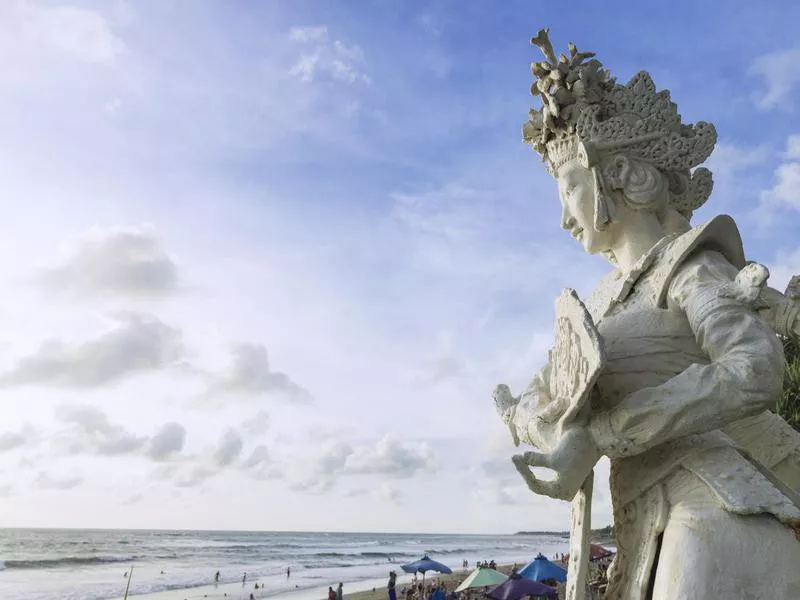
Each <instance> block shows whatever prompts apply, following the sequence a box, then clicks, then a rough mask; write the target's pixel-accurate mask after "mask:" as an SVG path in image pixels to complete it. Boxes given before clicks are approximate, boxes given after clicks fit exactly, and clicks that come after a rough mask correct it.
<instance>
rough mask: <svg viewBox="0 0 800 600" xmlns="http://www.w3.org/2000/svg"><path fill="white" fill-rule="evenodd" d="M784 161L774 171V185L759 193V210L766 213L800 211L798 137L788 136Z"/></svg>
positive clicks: (799, 151) (799, 139)
mask: <svg viewBox="0 0 800 600" xmlns="http://www.w3.org/2000/svg"><path fill="white" fill-rule="evenodd" d="M786 145H787V151H786V153H785V155H784V156H785V160H784V162H782V163H781V164H779V165H778V167H777V168H776V169H775V173H774V175H773V179H774V182H775V183H774V185H773V186H772V188H770V189H769V190H766V191H764V192H762V193H761V197H760V200H761V208H762V209H763V210H765V211H767V212H768V213H769V212H771V211H773V210H775V209H776V208H790V209H795V210H800V136H798V135H790V136H789V137H788V139H787V142H786Z"/></svg>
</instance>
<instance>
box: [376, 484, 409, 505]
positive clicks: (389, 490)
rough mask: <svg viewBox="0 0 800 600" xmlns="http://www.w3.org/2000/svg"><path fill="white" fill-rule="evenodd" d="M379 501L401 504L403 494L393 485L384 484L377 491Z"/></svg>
mask: <svg viewBox="0 0 800 600" xmlns="http://www.w3.org/2000/svg"><path fill="white" fill-rule="evenodd" d="M376 496H377V498H378V500H381V501H383V502H391V503H392V504H401V503H402V501H403V494H402V492H401V491H400V490H398V489H397V488H396V487H395V486H394V485H392V484H391V483H384V484H383V485H381V487H380V488H378V490H377V494H376Z"/></svg>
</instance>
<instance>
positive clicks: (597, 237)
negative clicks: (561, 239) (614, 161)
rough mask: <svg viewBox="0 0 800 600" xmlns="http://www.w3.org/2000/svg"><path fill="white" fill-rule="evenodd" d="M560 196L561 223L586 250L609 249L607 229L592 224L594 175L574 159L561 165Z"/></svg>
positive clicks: (559, 178)
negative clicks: (600, 228) (599, 229)
mask: <svg viewBox="0 0 800 600" xmlns="http://www.w3.org/2000/svg"><path fill="white" fill-rule="evenodd" d="M557 179H558V195H559V198H560V199H561V209H562V210H561V227H563V228H564V229H566V230H567V231H569V232H570V234H572V237H574V238H575V239H576V240H578V241H579V242H580V243H581V245H582V246H583V248H584V250H586V251H587V252H588V253H589V254H597V253H598V252H605V251H607V250H610V249H611V235H610V233H609V231H608V230H605V231H597V230H596V229H595V228H594V178H593V177H592V172H591V171H590V170H589V169H587V168H586V167H583V166H581V165H580V163H578V161H576V160H571V161H569V162H567V163H566V164H565V165H563V166H562V167H561V168H560V169H559V170H558V173H557Z"/></svg>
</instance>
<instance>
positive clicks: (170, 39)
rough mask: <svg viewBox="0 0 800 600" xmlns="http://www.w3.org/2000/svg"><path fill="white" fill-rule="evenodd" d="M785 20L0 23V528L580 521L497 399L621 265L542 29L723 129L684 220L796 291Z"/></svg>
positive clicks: (661, 6) (613, 10)
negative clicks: (557, 131)
mask: <svg viewBox="0 0 800 600" xmlns="http://www.w3.org/2000/svg"><path fill="white" fill-rule="evenodd" d="M799 13H800V7H797V6H795V5H794V4H793V3H788V2H787V3H784V4H783V5H781V4H780V3H772V4H770V5H768V6H767V5H757V4H753V3H745V2H726V3H724V5H723V4H722V3H710V2H708V3H688V2H685V3H684V2H679V3H678V2H669V3H647V4H645V3H632V2H631V3H622V2H611V3H602V4H601V3H595V4H592V5H590V4H589V3H584V4H583V5H580V6H579V5H569V4H565V3H558V4H554V3H544V2H531V1H528V2H502V3H498V2H488V1H487V2H469V3H463V2H462V3H456V2H400V1H397V0H380V1H378V0H376V1H371V2H370V1H366V0H360V1H358V2H355V1H353V2H333V1H331V2H291V3H289V2H277V1H276V2H255V1H251V2H244V1H243V2H237V3H230V2H220V1H216V2H211V1H199V0H198V1H188V0H184V1H175V2H159V1H155V0H152V1H137V2H122V1H112V2H77V1H74V2H55V1H53V2H50V1H41V2H32V1H23V0H14V1H9V2H6V3H3V4H2V6H0V130H2V131H3V132H4V141H3V143H2V144H0V181H2V182H3V186H2V189H3V194H2V203H3V206H4V208H5V210H4V216H5V222H6V224H7V226H6V230H5V233H4V236H3V237H2V238H0V273H1V274H2V277H0V293H2V295H3V298H4V310H3V311H2V312H0V331H2V332H3V333H2V337H0V341H2V345H0V384H2V388H0V393H1V394H2V395H3V398H4V400H5V406H6V411H5V430H4V431H0V465H2V467H3V472H4V473H5V475H4V476H3V478H0V508H2V511H0V514H2V515H3V516H2V519H0V525H4V526H65V527H88V526H91V527H165V528H184V527H185V528H220V529H225V528H227V529H234V528H235V529H335V530H392V531H395V530H418V531H474V532H495V531H502V532H505V531H515V530H518V529H535V528H544V529H567V528H568V526H569V525H568V510H567V507H566V505H564V504H563V503H557V502H551V501H547V500H544V499H541V498H536V497H534V496H532V495H531V494H529V493H528V492H527V491H526V490H525V489H524V487H523V486H522V485H521V484H520V483H519V482H518V481H517V477H516V476H515V474H514V472H513V469H512V468H511V465H510V461H509V460H508V457H509V455H510V454H511V453H512V452H513V448H512V446H511V443H510V440H509V439H508V434H507V431H506V430H505V429H504V428H503V427H502V425H501V423H500V421H499V419H498V418H497V417H496V415H495V414H494V410H493V406H492V403H491V398H490V396H491V391H492V389H493V388H494V386H495V384H497V383H500V382H506V383H509V384H510V385H511V386H512V389H514V390H515V391H518V390H519V389H520V388H521V387H522V386H524V385H525V383H526V381H527V379H528V378H529V377H530V376H531V374H532V373H533V372H534V371H535V369H536V368H537V367H538V366H539V365H540V364H541V362H542V361H543V359H544V354H545V351H546V349H547V347H548V345H549V343H550V335H551V334H550V332H551V320H552V302H553V300H554V299H555V297H556V296H557V295H558V294H559V292H560V291H561V289H562V288H563V287H565V286H571V287H574V288H576V289H577V290H578V291H579V292H580V293H581V294H584V295H585V294H587V293H588V292H589V291H590V290H591V288H592V285H593V282H594V281H595V280H596V279H598V278H599V277H600V276H601V275H602V274H603V273H604V272H605V270H606V269H607V268H608V267H607V265H606V264H605V263H604V262H603V261H602V259H600V258H598V257H588V256H585V255H584V254H583V252H582V250H581V249H580V248H579V247H578V246H577V245H576V244H575V243H574V241H573V240H571V239H569V237H568V236H566V235H563V232H562V231H561V230H560V228H559V226H558V223H559V212H560V210H559V206H558V201H557V196H556V187H555V183H554V182H553V181H552V180H551V178H550V177H549V176H548V175H547V174H546V173H545V171H544V169H543V168H542V167H541V165H540V164H539V161H538V157H537V156H536V155H535V154H534V153H532V152H531V151H530V149H528V148H527V147H526V146H524V145H523V144H522V143H521V141H520V137H521V135H520V128H521V124H522V122H523V121H524V120H525V119H526V118H527V111H528V108H529V107H530V106H531V104H532V98H531V97H530V95H529V87H530V84H531V75H530V69H529V64H530V62H531V61H532V60H538V59H539V56H538V55H537V53H536V52H535V51H534V50H535V49H534V48H532V47H531V46H530V45H529V40H530V37H531V36H532V35H534V34H535V33H536V31H537V30H538V29H539V28H540V27H543V26H549V27H550V28H551V36H552V38H553V40H554V42H555V43H556V46H557V47H558V48H566V43H567V42H568V41H574V42H576V43H577V45H578V47H579V48H580V49H582V50H591V51H595V52H597V53H598V58H599V59H600V60H601V61H602V62H603V63H604V64H605V65H606V67H607V68H609V69H610V70H611V72H612V74H614V75H615V76H617V78H618V79H619V80H621V81H627V80H628V79H629V78H630V77H632V76H633V75H634V74H635V73H636V72H637V71H638V70H641V69H644V70H648V71H649V72H650V73H651V74H652V76H653V78H654V79H655V81H656V85H657V86H658V87H659V88H669V89H671V90H672V94H673V100H674V101H676V102H677V103H678V105H679V107H680V111H681V113H682V114H683V116H684V118H685V119H686V120H687V121H696V120H707V121H711V122H713V123H714V124H715V125H716V126H717V130H718V132H719V144H718V148H717V150H716V151H715V153H714V155H712V158H711V159H710V161H709V166H710V167H711V168H712V170H713V171H714V173H715V181H716V188H715V193H714V194H713V195H712V198H711V200H710V201H709V203H708V204H707V206H706V207H704V208H703V209H702V210H701V211H699V213H698V215H697V217H696V221H702V220H704V219H708V218H710V217H712V216H713V215H715V214H719V213H723V212H726V213H730V214H732V215H733V216H735V217H736V219H737V221H738V223H739V225H740V228H741V229H742V232H743V236H744V238H745V241H746V245H747V252H748V255H749V257H750V258H752V259H756V260H760V261H762V262H764V263H766V264H767V265H768V266H769V267H770V268H771V270H772V272H773V280H772V283H773V285H774V286H775V287H778V288H779V289H783V287H785V285H786V282H787V281H788V278H789V276H790V275H791V274H792V273H798V272H800V238H798V236H797V231H798V226H800V212H798V211H800V191H798V190H800V137H798V136H800V122H799V121H798V112H797V109H796V108H795V99H796V98H797V95H798V86H800V45H799V44H798V43H797V42H796V34H795V24H796V23H797V22H798V17H800V14H799ZM599 472H600V478H601V479H602V478H604V477H605V476H606V475H607V464H602V465H601V466H600V467H599ZM56 508H57V509H58V510H56ZM423 508H424V510H423ZM609 519H610V505H609V498H608V492H607V489H606V486H605V485H602V484H601V485H599V486H598V492H597V497H596V502H595V522H596V523H598V524H605V523H607V522H608V521H609Z"/></svg>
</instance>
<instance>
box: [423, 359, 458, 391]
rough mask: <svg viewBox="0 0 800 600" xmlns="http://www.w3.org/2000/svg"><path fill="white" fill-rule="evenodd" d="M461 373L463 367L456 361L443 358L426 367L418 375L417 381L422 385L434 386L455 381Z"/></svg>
mask: <svg viewBox="0 0 800 600" xmlns="http://www.w3.org/2000/svg"><path fill="white" fill-rule="evenodd" d="M462 373H463V367H462V366H461V363H460V362H459V361H458V359H456V358H454V357H452V356H443V357H441V358H438V359H436V360H434V361H432V362H431V363H429V364H428V365H426V366H425V367H424V368H423V369H422V372H421V373H420V374H419V377H418V381H419V383H420V384H422V385H436V384H438V383H442V382H443V381H448V380H452V379H455V378H456V377H458V376H459V375H461V374H462Z"/></svg>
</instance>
